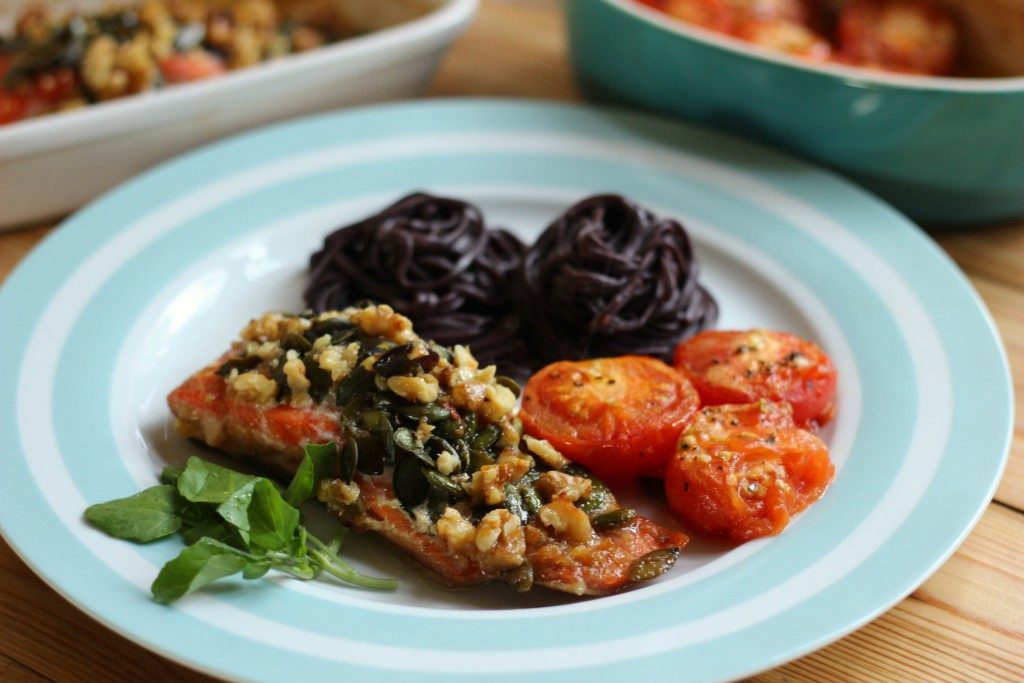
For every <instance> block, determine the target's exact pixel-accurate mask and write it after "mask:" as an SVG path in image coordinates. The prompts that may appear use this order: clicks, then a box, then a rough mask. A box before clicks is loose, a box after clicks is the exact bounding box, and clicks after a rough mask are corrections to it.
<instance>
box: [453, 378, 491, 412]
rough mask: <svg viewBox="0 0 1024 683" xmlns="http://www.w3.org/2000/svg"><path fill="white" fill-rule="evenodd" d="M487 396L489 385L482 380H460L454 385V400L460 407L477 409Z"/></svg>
mask: <svg viewBox="0 0 1024 683" xmlns="http://www.w3.org/2000/svg"><path fill="white" fill-rule="evenodd" d="M486 398H487V386H486V385H485V384H483V383H481V382H472V381H468V382H459V383H458V384H456V385H455V386H454V387H452V402H453V403H455V405H456V406H458V407H459V408H465V409H466V410H473V411H476V410H477V409H478V408H479V407H480V406H481V405H483V402H484V399H486Z"/></svg>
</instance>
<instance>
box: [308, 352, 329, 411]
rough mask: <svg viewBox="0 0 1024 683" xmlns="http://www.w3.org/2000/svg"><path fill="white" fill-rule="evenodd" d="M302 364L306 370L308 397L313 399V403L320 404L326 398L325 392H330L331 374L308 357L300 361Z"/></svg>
mask: <svg viewBox="0 0 1024 683" xmlns="http://www.w3.org/2000/svg"><path fill="white" fill-rule="evenodd" d="M302 364H303V366H304V367H305V369H306V379H308V380H309V389H308V390H307V391H308V393H309V397H310V398H311V399H313V401H314V403H320V402H321V401H323V400H324V397H325V396H327V392H328V391H330V390H331V382H332V380H331V373H329V372H327V371H326V370H324V369H323V368H321V367H320V365H319V364H318V363H317V362H316V361H314V360H313V359H312V358H310V357H309V356H306V357H305V358H303V359H302Z"/></svg>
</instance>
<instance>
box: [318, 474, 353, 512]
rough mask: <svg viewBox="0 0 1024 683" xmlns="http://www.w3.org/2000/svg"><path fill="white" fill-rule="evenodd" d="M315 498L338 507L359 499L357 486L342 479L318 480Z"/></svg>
mask: <svg viewBox="0 0 1024 683" xmlns="http://www.w3.org/2000/svg"><path fill="white" fill-rule="evenodd" d="M317 498H319V499H320V500H321V501H323V502H325V503H333V504H334V505H336V506H338V507H342V506H345V505H351V504H352V503H354V502H356V501H357V500H358V499H359V487H358V486H357V485H356V484H355V483H352V482H346V481H344V480H342V479H330V480H325V481H322V482H320V489H319V491H318V492H317Z"/></svg>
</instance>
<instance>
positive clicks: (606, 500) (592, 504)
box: [576, 479, 612, 515]
mask: <svg viewBox="0 0 1024 683" xmlns="http://www.w3.org/2000/svg"><path fill="white" fill-rule="evenodd" d="M590 483H591V487H590V495H589V496H587V497H586V498H584V499H583V500H581V501H579V502H578V503H576V507H578V508H579V509H580V510H583V511H584V512H586V513H587V514H588V515H599V514H601V512H602V511H603V510H604V509H605V508H607V507H608V505H609V504H610V503H611V499H612V492H611V491H610V490H609V489H608V487H607V486H605V485H604V484H603V483H601V482H600V481H598V480H597V479H591V480H590Z"/></svg>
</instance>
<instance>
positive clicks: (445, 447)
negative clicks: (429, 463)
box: [427, 434, 461, 462]
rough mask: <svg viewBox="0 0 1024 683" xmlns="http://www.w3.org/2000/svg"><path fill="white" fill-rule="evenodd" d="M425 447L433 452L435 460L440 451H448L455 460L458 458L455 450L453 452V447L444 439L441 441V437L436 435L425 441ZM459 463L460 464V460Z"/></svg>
mask: <svg viewBox="0 0 1024 683" xmlns="http://www.w3.org/2000/svg"><path fill="white" fill-rule="evenodd" d="M427 446H429V447H430V448H431V449H432V450H433V452H434V457H435V458H436V457H437V456H439V455H441V451H448V452H449V453H451V454H452V455H454V456H455V457H456V458H458V457H459V452H458V451H457V450H455V446H452V445H451V444H450V443H448V442H447V441H446V440H445V439H442V438H441V437H439V436H437V435H436V434H433V435H431V437H430V438H429V439H427ZM460 462H461V458H460Z"/></svg>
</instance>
